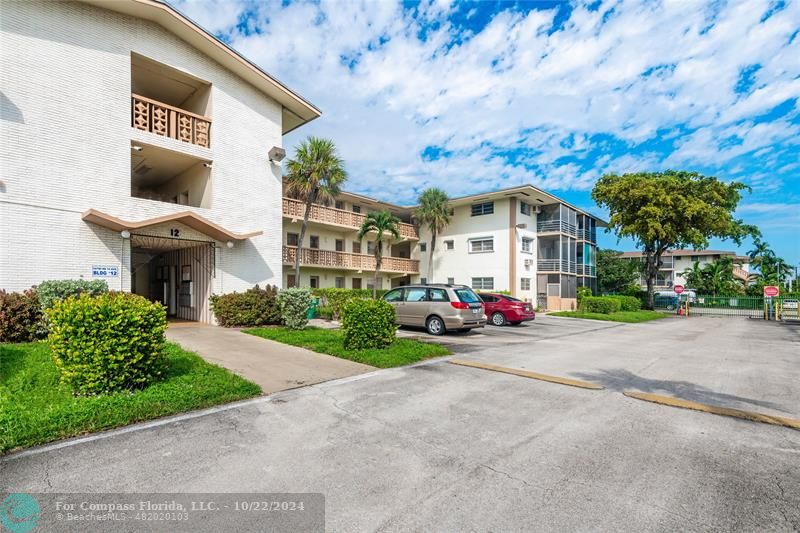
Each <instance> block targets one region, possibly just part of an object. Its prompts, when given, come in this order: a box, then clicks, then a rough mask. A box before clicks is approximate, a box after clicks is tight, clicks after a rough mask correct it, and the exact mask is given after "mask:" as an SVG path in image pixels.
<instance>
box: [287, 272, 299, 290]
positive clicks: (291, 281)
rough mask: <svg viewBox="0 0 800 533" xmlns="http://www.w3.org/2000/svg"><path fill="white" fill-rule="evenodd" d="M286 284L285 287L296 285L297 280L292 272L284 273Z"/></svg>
mask: <svg viewBox="0 0 800 533" xmlns="http://www.w3.org/2000/svg"><path fill="white" fill-rule="evenodd" d="M286 286H287V287H296V286H297V281H296V279H295V277H294V274H287V275H286Z"/></svg>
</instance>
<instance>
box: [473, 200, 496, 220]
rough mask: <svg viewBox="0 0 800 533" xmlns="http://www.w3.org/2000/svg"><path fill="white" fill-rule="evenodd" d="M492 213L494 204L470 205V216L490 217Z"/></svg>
mask: <svg viewBox="0 0 800 533" xmlns="http://www.w3.org/2000/svg"><path fill="white" fill-rule="evenodd" d="M492 213H494V202H483V203H481V204H472V216H474V217H477V216H480V215H491V214H492Z"/></svg>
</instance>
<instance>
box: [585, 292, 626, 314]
mask: <svg viewBox="0 0 800 533" xmlns="http://www.w3.org/2000/svg"><path fill="white" fill-rule="evenodd" d="M621 309H622V304H621V303H620V301H619V300H618V299H616V298H613V297H610V296H587V297H585V298H584V299H583V308H582V309H581V311H583V312H585V313H603V314H606V315H610V314H611V313H616V312H617V311H620V310H621Z"/></svg>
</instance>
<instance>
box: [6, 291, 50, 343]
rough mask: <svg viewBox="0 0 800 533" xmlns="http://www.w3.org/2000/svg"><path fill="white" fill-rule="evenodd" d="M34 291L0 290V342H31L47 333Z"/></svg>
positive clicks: (37, 297) (37, 296)
mask: <svg viewBox="0 0 800 533" xmlns="http://www.w3.org/2000/svg"><path fill="white" fill-rule="evenodd" d="M43 318H44V317H43V316H42V307H41V305H39V295H38V294H37V293H36V289H28V290H26V291H23V292H6V291H4V290H0V342H31V341H35V340H37V339H41V338H43V337H44V336H45V334H46V333H47V328H46V327H45V324H44V320H43Z"/></svg>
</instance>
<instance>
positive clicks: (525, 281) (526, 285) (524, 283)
mask: <svg viewBox="0 0 800 533" xmlns="http://www.w3.org/2000/svg"><path fill="white" fill-rule="evenodd" d="M519 288H520V290H523V291H529V290H531V278H520V279H519Z"/></svg>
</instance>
